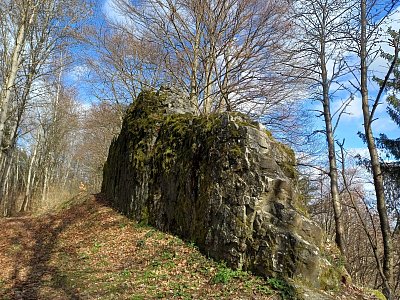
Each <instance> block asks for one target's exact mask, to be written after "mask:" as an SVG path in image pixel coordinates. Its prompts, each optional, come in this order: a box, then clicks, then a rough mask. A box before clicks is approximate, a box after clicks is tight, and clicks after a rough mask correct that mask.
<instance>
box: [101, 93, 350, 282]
mask: <svg viewBox="0 0 400 300" xmlns="http://www.w3.org/2000/svg"><path fill="white" fill-rule="evenodd" d="M171 97H174V96H173V95H171V93H170V92H169V91H161V92H158V93H157V92H145V93H142V94H141V95H140V96H139V97H138V99H136V100H135V102H134V104H133V105H132V106H131V107H130V108H129V109H128V112H127V115H126V118H125V120H124V123H123V128H122V131H121V134H120V135H119V136H118V138H117V139H116V140H115V141H113V143H112V145H111V148H110V152H109V157H108V160H107V162H106V164H105V167H104V181H103V186H102V191H103V193H105V195H106V196H107V197H108V198H109V199H110V200H111V201H112V203H113V205H114V206H115V208H117V209H118V210H120V211H121V212H123V213H125V214H127V215H129V216H131V217H133V218H135V219H136V220H138V221H143V222H147V223H149V224H151V225H153V226H155V227H157V228H159V229H161V230H164V231H169V232H172V233H174V234H176V235H179V236H180V237H182V238H184V239H186V240H189V241H192V242H194V243H195V244H196V245H197V246H198V247H199V248H200V249H201V250H202V251H203V252H204V253H205V254H207V255H209V256H211V257H213V258H215V259H217V260H224V261H226V262H227V263H228V265H229V266H231V267H234V268H242V269H244V270H252V271H253V272H255V273H257V274H260V275H263V276H266V277H270V276H273V277H281V278H286V279H287V278H291V279H294V280H295V281H301V282H302V283H303V284H304V283H307V285H308V286H313V287H315V288H319V289H326V288H328V289H329V288H333V287H337V286H338V284H339V283H340V281H341V280H342V275H343V274H342V273H343V272H342V271H341V269H340V268H339V267H338V266H337V265H335V263H334V260H332V259H329V260H330V261H328V259H327V257H325V255H326V253H325V249H324V247H323V242H324V240H323V234H322V230H321V229H320V228H319V227H318V226H317V225H316V224H315V223H314V222H313V221H311V220H310V219H309V218H308V217H307V213H306V212H305V210H304V209H303V208H302V205H301V197H300V196H299V194H298V192H297V190H296V180H297V178H296V176H297V175H296V170H295V168H294V164H295V157H294V153H293V151H292V150H291V149H290V148H288V147H287V146H285V145H283V144H281V143H279V142H277V141H275V140H274V139H273V138H272V136H271V135H270V133H268V132H267V131H266V130H265V129H264V128H263V127H262V126H261V125H259V124H258V123H255V122H252V121H251V120H249V119H248V118H247V117H245V116H243V115H241V114H238V113H222V114H215V115H210V116H196V115H195V111H193V110H192V109H191V108H190V107H189V106H187V105H186V106H184V108H182V107H178V108H176V103H179V102H182V103H185V101H177V102H173V103H174V105H175V108H174V107H173V106H172V105H171V101H170V100H171ZM180 99H181V100H182V98H180ZM334 265H335V266H334Z"/></svg>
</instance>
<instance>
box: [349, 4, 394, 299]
mask: <svg viewBox="0 0 400 300" xmlns="http://www.w3.org/2000/svg"><path fill="white" fill-rule="evenodd" d="M357 3H358V9H357V10H355V11H354V16H353V18H352V20H353V21H352V22H351V23H350V25H349V28H350V30H349V36H350V37H351V38H352V42H353V43H352V44H351V45H352V50H353V51H354V52H355V53H356V54H357V56H358V58H359V70H358V71H357V72H354V73H353V74H354V75H355V78H356V82H357V83H356V84H355V87H356V89H357V91H358V92H359V93H360V94H361V99H362V101H361V102H362V112H363V118H364V124H363V125H364V136H365V141H366V143H367V146H368V151H369V155H370V164H371V171H372V175H373V182H374V188H375V194H376V206H377V210H378V214H379V222H380V230H381V234H382V243H383V252H384V253H383V273H384V276H385V280H384V281H383V287H384V288H383V291H384V294H385V296H386V297H387V299H389V300H390V299H394V295H393V287H394V282H393V243H392V238H391V229H390V224H389V218H388V212H387V204H386V201H385V193H384V185H383V176H382V171H381V166H380V159H379V155H378V151H377V147H376V144H375V139H374V135H373V131H372V123H373V121H374V119H375V112H376V109H377V107H378V105H379V104H380V100H381V96H382V93H383V91H384V89H385V86H386V83H385V82H383V83H382V84H381V86H380V90H379V91H378V93H377V95H376V97H375V99H374V100H373V101H371V99H370V94H369V81H370V80H371V76H370V70H369V67H370V64H371V62H373V61H374V60H375V58H376V57H377V54H378V53H379V49H377V48H376V44H378V43H379V42H381V30H382V28H381V25H382V23H384V22H385V20H386V19H387V18H388V16H389V15H390V13H391V12H392V11H393V9H394V8H395V7H396V5H397V4H398V3H399V1H375V0H374V1H366V0H360V1H357ZM392 46H393V48H394V53H395V60H394V61H393V63H392V64H391V66H390V67H389V68H388V70H387V75H386V76H385V80H386V82H387V80H388V78H389V76H390V74H391V73H392V71H393V67H394V63H395V61H396V60H397V57H398V53H399V42H398V40H392Z"/></svg>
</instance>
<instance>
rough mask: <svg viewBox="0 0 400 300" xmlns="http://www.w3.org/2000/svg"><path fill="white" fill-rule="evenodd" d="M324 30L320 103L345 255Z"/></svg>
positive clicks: (337, 239)
mask: <svg viewBox="0 0 400 300" xmlns="http://www.w3.org/2000/svg"><path fill="white" fill-rule="evenodd" d="M324 37H325V32H324V31H322V34H321V52H320V63H321V80H322V104H323V113H324V120H325V131H326V132H325V135H326V140H327V143H328V159H329V177H330V191H331V196H332V205H333V214H334V218H335V243H336V245H337V247H338V248H339V250H340V253H341V254H342V255H345V250H344V241H343V237H344V230H343V224H342V219H341V218H342V204H341V202H340V196H339V187H338V186H339V185H338V170H337V164H336V151H335V138H334V132H333V129H332V116H331V108H330V107H331V103H330V98H329V82H328V71H327V65H326V64H327V62H326V57H325V56H326V55H325V47H326V43H325V39H324Z"/></svg>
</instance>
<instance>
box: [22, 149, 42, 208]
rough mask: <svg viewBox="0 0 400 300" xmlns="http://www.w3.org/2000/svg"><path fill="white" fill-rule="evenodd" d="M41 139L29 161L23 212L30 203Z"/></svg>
mask: <svg viewBox="0 0 400 300" xmlns="http://www.w3.org/2000/svg"><path fill="white" fill-rule="evenodd" d="M38 144H39V141H38V142H37V145H36V146H35V149H34V150H33V153H32V156H31V160H30V162H29V168H28V175H27V177H26V187H25V196H24V201H23V203H22V206H21V209H20V211H21V212H25V211H26V210H27V209H28V203H29V200H30V197H31V190H32V185H33V179H32V173H33V166H34V163H35V160H36V155H37V151H38V147H39V145H38Z"/></svg>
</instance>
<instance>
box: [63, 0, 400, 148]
mask: <svg viewBox="0 0 400 300" xmlns="http://www.w3.org/2000/svg"><path fill="white" fill-rule="evenodd" d="M102 14H104V15H106V16H107V17H108V18H111V19H118V18H119V17H120V16H119V15H118V13H117V12H116V11H115V9H114V7H113V5H112V0H103V1H97V2H96V7H95V16H96V18H95V20H94V22H95V23H97V24H101V23H102V22H103V21H104V19H103V16H102ZM392 20H393V21H392V22H391V24H390V26H391V27H392V28H393V29H400V24H399V20H400V9H399V8H398V9H397V12H396V13H395V14H394V16H393V18H392ZM386 50H389V49H388V48H387V47H386ZM386 68H387V63H386V61H385V60H383V59H378V60H377V61H376V62H375V63H374V64H373V65H372V66H371V70H373V71H374V73H375V74H376V75H378V76H381V77H383V76H384V72H385V70H386ZM85 76H88V69H87V68H86V67H85V66H84V65H82V64H77V65H76V66H75V67H74V68H73V70H72V72H71V73H70V76H69V80H71V81H74V82H76V83H79V82H82V80H81V79H82V78H83V77H85ZM78 90H79V94H80V98H81V99H85V100H84V102H85V103H89V102H91V101H94V100H95V99H93V96H92V95H91V94H90V91H89V90H88V89H87V87H85V86H84V84H83V85H82V86H78ZM375 92H376V87H374V86H372V85H371V86H370V95H371V98H372V97H373V96H374V95H375ZM384 99H385V97H383V98H382V100H383V101H382V104H381V105H380V106H379V108H378V110H377V113H376V121H374V123H373V127H372V128H373V131H374V134H375V135H376V136H377V135H378V134H379V133H385V134H387V135H388V136H389V137H391V138H398V137H400V130H399V127H398V126H397V125H396V124H395V123H394V122H393V121H392V120H391V119H390V118H389V117H388V115H387V113H386V104H385V101H384ZM313 105H317V107H318V109H320V108H319V107H320V103H314V104H311V106H313ZM339 105H340V101H338V100H336V101H335V102H333V108H332V111H334V110H335V108H337V107H338V106H339ZM347 112H348V114H345V115H343V116H342V119H341V122H340V124H339V126H338V128H337V132H336V139H337V140H339V141H341V140H343V139H345V141H346V143H345V148H347V149H354V151H359V152H365V151H364V149H365V145H364V143H363V142H362V140H361V139H360V138H359V137H358V135H357V132H359V131H362V130H363V117H362V111H361V100H360V98H357V97H356V98H355V99H354V101H353V103H352V104H351V105H350V106H349V107H348V109H347ZM316 123H317V125H318V126H320V127H321V128H322V126H323V120H322V118H321V119H316ZM319 124H320V125H319ZM357 149H358V150H357Z"/></svg>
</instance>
